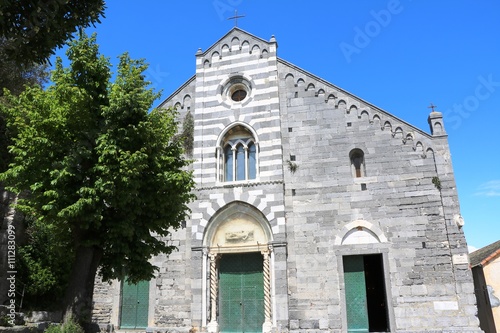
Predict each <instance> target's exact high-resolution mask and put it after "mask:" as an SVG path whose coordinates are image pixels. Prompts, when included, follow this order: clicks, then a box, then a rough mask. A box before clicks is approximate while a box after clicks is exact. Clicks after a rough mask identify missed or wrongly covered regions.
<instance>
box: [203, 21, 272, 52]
mask: <svg viewBox="0 0 500 333" xmlns="http://www.w3.org/2000/svg"><path fill="white" fill-rule="evenodd" d="M231 35H235V36H236V35H240V36H246V37H247V38H250V39H253V40H254V41H255V42H259V43H262V44H266V45H269V42H268V41H267V40H265V39H263V38H260V37H257V36H255V35H253V34H251V33H249V32H247V31H245V30H242V29H240V28H238V27H234V28H232V29H231V30H229V31H228V32H227V33H226V34H225V35H224V36H222V37H221V38H219V39H218V40H217V41H216V42H215V43H213V44H212V45H210V46H209V47H208V48H207V49H206V50H205V51H201V49H200V50H198V53H197V54H200V55H202V56H206V55H207V54H209V53H210V52H211V51H212V50H213V49H214V48H216V47H217V45H219V44H221V43H223V41H224V39H226V38H228V37H229V36H231Z"/></svg>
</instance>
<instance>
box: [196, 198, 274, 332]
mask: <svg viewBox="0 0 500 333" xmlns="http://www.w3.org/2000/svg"><path fill="white" fill-rule="evenodd" d="M271 241H272V232H271V228H270V225H269V222H268V221H267V219H266V218H265V216H264V215H263V214H262V213H261V212H260V211H259V210H258V209H256V208H255V207H253V206H251V205H249V204H246V203H243V202H234V203H231V204H229V205H226V206H225V207H223V208H222V209H221V210H219V212H217V213H216V214H215V215H214V217H213V218H212V219H211V220H210V223H209V224H208V227H207V229H206V231H205V234H204V239H203V245H204V248H205V249H206V256H207V258H208V268H209V269H208V270H206V275H207V276H206V278H207V277H208V278H209V286H208V291H209V293H208V296H209V297H208V298H209V304H207V309H206V310H208V311H207V312H208V314H209V323H208V325H207V330H208V331H209V332H222V333H224V332H250V333H252V332H270V331H271V328H272V323H271V276H272V274H271V265H270V257H271V251H272V247H271V246H270V243H271Z"/></svg>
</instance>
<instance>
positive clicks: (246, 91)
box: [220, 76, 252, 103]
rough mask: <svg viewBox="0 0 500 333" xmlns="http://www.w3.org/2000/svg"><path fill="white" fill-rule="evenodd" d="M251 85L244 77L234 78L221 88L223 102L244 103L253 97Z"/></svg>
mask: <svg viewBox="0 0 500 333" xmlns="http://www.w3.org/2000/svg"><path fill="white" fill-rule="evenodd" d="M251 87H252V85H251V83H250V82H249V81H248V80H247V79H245V78H244V77H242V76H233V77H231V78H229V79H228V80H227V81H226V82H225V84H223V85H222V86H221V90H220V92H221V95H222V100H225V101H227V102H234V103H244V102H245V101H246V100H247V99H248V98H249V97H250V95H251V91H252V88H251Z"/></svg>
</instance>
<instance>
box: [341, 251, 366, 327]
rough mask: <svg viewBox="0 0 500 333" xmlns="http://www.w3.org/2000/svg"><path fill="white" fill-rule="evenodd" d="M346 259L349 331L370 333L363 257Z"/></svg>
mask: <svg viewBox="0 0 500 333" xmlns="http://www.w3.org/2000/svg"><path fill="white" fill-rule="evenodd" d="M343 259H344V282H345V298H346V306H347V331H348V332H368V327H369V326H368V307H367V298H366V281H365V269H364V260H363V256H346V257H344V258H343Z"/></svg>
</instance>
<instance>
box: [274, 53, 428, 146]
mask: <svg viewBox="0 0 500 333" xmlns="http://www.w3.org/2000/svg"><path fill="white" fill-rule="evenodd" d="M278 62H280V63H282V64H284V65H287V66H290V67H293V68H294V69H296V70H298V71H300V72H302V73H304V74H305V75H309V76H312V77H313V78H314V79H315V80H318V81H320V82H322V83H323V84H325V85H329V86H331V87H334V88H335V89H338V90H339V91H342V92H343V93H345V94H348V95H351V96H354V97H356V98H357V99H359V100H360V101H361V102H363V103H365V104H367V105H369V106H370V107H372V108H374V109H376V110H378V111H380V112H382V113H384V114H386V115H388V116H391V117H394V118H395V119H397V120H398V121H400V122H401V123H403V124H405V125H407V126H409V127H411V128H413V129H414V130H416V131H417V132H419V133H420V134H422V135H423V136H425V137H427V138H429V139H432V138H433V136H432V135H431V134H429V133H427V132H425V131H424V130H422V129H420V128H418V127H415V126H414V125H412V124H410V123H408V122H406V121H404V120H402V119H400V118H399V117H397V116H395V115H393V114H392V113H389V112H387V111H385V110H383V109H381V108H379V107H378V106H376V105H373V104H372V103H370V102H368V101H365V100H364V99H362V98H361V97H359V96H357V95H355V94H353V93H351V92H349V91H347V90H345V89H342V88H340V87H338V86H336V85H335V84H333V83H331V82H328V81H326V80H325V79H322V78H320V77H319V76H316V75H314V74H312V73H311V72H308V71H306V70H305V69H302V68H300V67H299V66H296V65H294V64H292V63H290V62H288V61H286V60H283V59H281V58H279V57H278Z"/></svg>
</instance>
